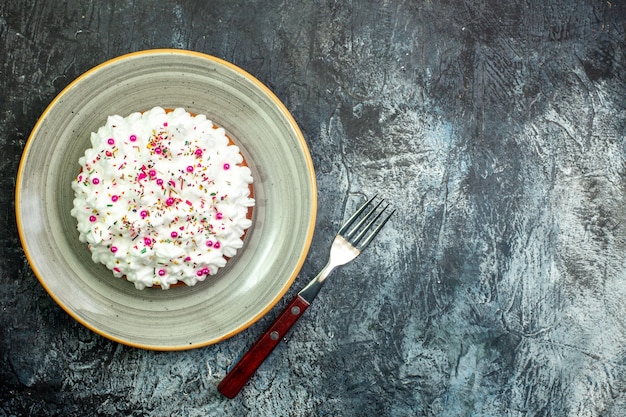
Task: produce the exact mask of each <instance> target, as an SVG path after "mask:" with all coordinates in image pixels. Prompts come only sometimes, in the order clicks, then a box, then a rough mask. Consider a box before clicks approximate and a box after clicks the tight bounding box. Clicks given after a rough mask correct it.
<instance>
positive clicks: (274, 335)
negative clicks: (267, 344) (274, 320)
mask: <svg viewBox="0 0 626 417" xmlns="http://www.w3.org/2000/svg"><path fill="white" fill-rule="evenodd" d="M279 337H280V335H279V334H278V332H277V331H276V330H274V331H273V332H271V333H270V339H272V340H278V338H279Z"/></svg>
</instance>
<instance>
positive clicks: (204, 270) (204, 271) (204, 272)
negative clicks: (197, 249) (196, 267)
mask: <svg viewBox="0 0 626 417" xmlns="http://www.w3.org/2000/svg"><path fill="white" fill-rule="evenodd" d="M202 273H203V274H204V275H209V268H207V267H206V266H205V267H204V268H202Z"/></svg>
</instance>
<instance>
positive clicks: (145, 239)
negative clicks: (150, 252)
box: [143, 237, 152, 246]
mask: <svg viewBox="0 0 626 417" xmlns="http://www.w3.org/2000/svg"><path fill="white" fill-rule="evenodd" d="M143 243H144V245H146V246H150V245H152V239H150V238H149V237H146V238H144V239H143Z"/></svg>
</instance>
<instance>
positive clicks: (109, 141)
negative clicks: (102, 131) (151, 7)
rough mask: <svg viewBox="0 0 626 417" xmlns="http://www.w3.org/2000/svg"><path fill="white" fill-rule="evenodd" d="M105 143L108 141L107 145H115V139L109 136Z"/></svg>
mask: <svg viewBox="0 0 626 417" xmlns="http://www.w3.org/2000/svg"><path fill="white" fill-rule="evenodd" d="M107 143H108V144H109V145H115V139H113V138H109V140H107Z"/></svg>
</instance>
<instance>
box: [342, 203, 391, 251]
mask: <svg viewBox="0 0 626 417" xmlns="http://www.w3.org/2000/svg"><path fill="white" fill-rule="evenodd" d="M383 201H385V200H381V201H380V202H379V203H378V204H376V205H375V206H374V208H373V209H371V210H370V211H369V212H368V213H367V214H366V215H365V216H364V217H363V218H362V219H361V220H360V221H359V222H358V223H357V224H356V226H354V227H353V228H352V230H351V231H349V232H348V233H346V234H345V235H343V237H344V238H345V239H347V240H350V241H352V242H353V245H356V243H357V242H358V241H359V240H360V239H361V238H362V237H363V232H364V231H367V229H368V228H369V227H371V225H372V223H373V222H374V221H376V219H377V218H379V217H380V214H379V215H378V216H376V217H375V218H374V220H372V221H371V222H370V223H369V224H368V225H367V227H365V229H363V225H364V224H365V222H367V221H368V220H369V218H370V217H372V215H373V214H374V212H375V211H376V210H378V207H380V205H381V204H382V203H383ZM385 208H386V207H385ZM385 208H383V211H385ZM381 214H382V212H381ZM359 230H361V232H360V233H359V234H358V235H357V237H355V238H353V236H354V234H355V233H357V232H359Z"/></svg>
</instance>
